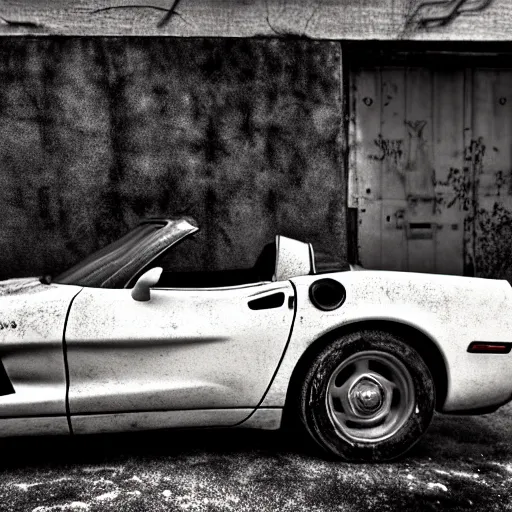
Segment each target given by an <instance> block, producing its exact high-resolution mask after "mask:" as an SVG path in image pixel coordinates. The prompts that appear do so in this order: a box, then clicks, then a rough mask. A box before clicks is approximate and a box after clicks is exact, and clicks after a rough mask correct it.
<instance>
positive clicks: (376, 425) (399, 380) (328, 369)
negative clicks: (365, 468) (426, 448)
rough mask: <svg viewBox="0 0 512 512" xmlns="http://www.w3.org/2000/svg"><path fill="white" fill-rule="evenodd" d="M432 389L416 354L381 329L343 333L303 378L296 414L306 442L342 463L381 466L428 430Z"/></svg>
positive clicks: (315, 359) (424, 365)
mask: <svg viewBox="0 0 512 512" xmlns="http://www.w3.org/2000/svg"><path fill="white" fill-rule="evenodd" d="M434 407H435V388H434V383H433V379H432V376H431V374H430V371H429V369H428V367H427V365H426V364H425V362H424V361H423V359H422V358H421V357H420V355H419V354H418V353H417V352H416V351H415V350H414V349H413V348H412V347H411V346H410V345H408V344H407V343H406V342H405V341H404V340H403V339H401V338H399V337H398V336H395V335H393V334H390V333H387V332H381V331H373V330H365V331H359V332H354V333H350V334H346V335H344V336H342V337H340V338H338V339H336V340H335V341H334V342H332V343H330V344H329V345H328V346H326V347H325V348H324V349H323V350H322V351H321V352H320V353H319V354H317V355H316V357H315V358H314V359H313V361H312V363H311V366H310V367H309V371H308V372H307V373H306V376H305V379H304V382H303V385H302V389H301V393H300V397H299V414H300V417H301V420H302V422H303V423H304V425H305V426H306V429H307V430H308V432H309V434H310V435H311V437H312V438H313V439H314V440H315V441H316V442H317V443H318V444H320V446H322V447H323V448H324V449H325V450H327V451H328V452H330V453H331V454H332V455H335V456H337V457H339V458H341V459H344V460H347V461H356V460H362V461H383V460H390V459H394V458H396V457H398V456H400V455H402V454H403V453H404V452H406V451H407V450H408V449H409V448H411V446H412V445H413V444H414V443H416V441H417V440H418V439H419V438H420V437H421V435H422V434H423V433H424V432H425V430H426V429H427V427H428V425H429V423H430V421H431V419H432V415H433V412H434Z"/></svg>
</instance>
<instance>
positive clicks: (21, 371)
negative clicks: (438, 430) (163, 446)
mask: <svg viewBox="0 0 512 512" xmlns="http://www.w3.org/2000/svg"><path fill="white" fill-rule="evenodd" d="M197 230H198V227H197V225H196V224H195V222H194V221H193V220H192V219H189V218H179V219H167V220H161V219H156V220H149V221H145V222H143V223H142V224H140V225H139V226H138V227H136V228H135V229H133V230H132V231H131V232H129V233H128V234H127V235H126V236H124V237H123V238H121V239H120V240H119V241H117V242H115V243H113V244H111V245H109V246H107V247H105V248H103V249H101V250H100V251H98V252H97V253H95V254H93V255H92V256H90V257H89V258H87V259H86V260H84V261H83V262H81V263H79V264H78V265H76V266H74V267H73V268H71V269H70V270H68V271H66V272H64V273H63V274H61V275H59V276H57V277H55V278H54V279H53V280H51V281H50V280H49V279H41V280H39V279H36V278H23V279H11V280H7V281H3V282H1V283H0V295H1V296H0V312H1V317H0V418H1V420H0V425H1V429H0V433H1V435H3V436H10V435H28V434H70V433H72V434H82V433H98V432H110V431H123V430H140V429H155V428H170V427H253V428H262V429H277V428H279V427H280V426H281V423H282V419H283V413H284V411H286V412H287V415H286V418H298V419H299V420H300V423H301V424H302V425H303V427H305V431H306V432H308V433H309V435H310V437H311V438H312V439H313V440H314V441H316V442H317V443H318V445H320V446H321V447H322V448H323V449H324V450H326V451H327V453H330V454H331V455H334V456H336V457H339V458H341V459H343V460H374V461H377V460H389V459H392V458H395V457H397V456H399V455H401V454H402V453H404V452H405V451H406V450H407V449H409V448H410V447H411V446H412V445H413V444H414V443H415V442H416V441H417V440H418V439H419V437H420V436H421V435H422V434H423V432H424V431H425V430H426V428H427V426H428V424H429V422H430V420H431V418H432V415H433V412H434V410H435V409H436V408H437V410H439V411H441V412H448V413H455V412H467V413H482V412H491V411H493V410H495V409H496V408H498V407H499V406H500V405H503V404H504V403H506V402H508V401H509V400H511V399H512V379H511V378H510V376H511V375H512V358H511V357H512V356H511V355H510V350H511V348H512V342H511V340H512V315H511V312H512V288H511V287H510V285H509V284H508V282H506V281H500V280H488V279H476V278H468V277H456V276H439V275H425V274H413V273H405V272H384V271H370V270H363V271H355V270H360V269H356V268H354V267H352V268H351V270H348V271H344V272H331V273H323V274H319V273H317V272H316V271H315V257H314V251H313V248H312V246H311V245H310V244H307V243H302V242H299V241H296V240H292V239H289V238H285V237H282V236H278V237H276V240H275V242H274V243H272V244H269V245H268V246H266V247H265V248H264V249H263V251H262V252H261V255H260V257H259V258H258V260H257V261H256V263H255V265H254V266H253V267H252V268H250V269H245V270H233V271H227V272H173V269H172V268H168V267H169V261H170V260H169V255H171V256H172V253H173V247H175V246H176V244H181V243H183V241H184V239H185V238H187V237H190V236H191V235H193V234H194V233H195V232H196V231H197ZM182 247H183V246H182ZM171 260H172V258H171ZM170 266H171V267H172V265H170ZM288 413H289V415H288Z"/></svg>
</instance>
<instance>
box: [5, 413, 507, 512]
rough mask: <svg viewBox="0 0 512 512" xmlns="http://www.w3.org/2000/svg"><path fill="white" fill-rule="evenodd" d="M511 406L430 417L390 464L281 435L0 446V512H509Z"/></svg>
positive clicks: (142, 436)
mask: <svg viewBox="0 0 512 512" xmlns="http://www.w3.org/2000/svg"><path fill="white" fill-rule="evenodd" d="M511 433H512V405H508V406H506V407H503V408H502V409H500V410H499V411H498V412H496V413H494V414H490V415H486V416H473V417H455V416H437V417H436V418H435V419H434V421H433V423H432V425H431V427H430V429H429V431H428V433H427V434H426V435H425V436H424V437H423V439H422V440H421V441H420V442H419V443H418V444H417V445H416V446H415V447H414V448H413V450H412V451H411V452H409V454H408V455H407V456H406V457H404V458H403V459H401V460H400V461H397V462H393V463H389V464H373V465H370V464H344V463H339V462H332V461H327V460H325V459H323V458H322V457H321V455H319V454H318V453H317V452H315V451H314V450H311V449H310V448H305V447H304V446H301V443H299V442H297V440H296V439H295V438H293V436H290V435H289V434H284V433H283V432H259V431H254V430H208V431H205V430H195V431H171V432H157V433H155V432H145V433H134V434H117V435H108V436H87V437H81V438H74V439H71V438H48V437H46V438H17V439H8V440H2V441H1V442H0V450H1V461H2V462H1V464H2V471H1V473H0V510H1V511H16V512H18V511H31V512H50V511H68V510H69V511H90V512H94V511H99V510H101V511H119V510H121V511H123V512H130V511H146V510H147V511H155V512H156V511H163V510H166V511H174V510H179V511H181V510H189V511H216V510H223V511H224V510H226V511H231V510H233V511H238V510H240V511H245V510H258V511H267V510H268V511H275V510H282V511H298V510H308V511H309V512H312V511H317V510H318V511H320V510H322V511H324V510H325V511H336V510H347V511H352V510H372V509H373V510H379V511H386V510H393V511H394V510H399V509H402V510H410V509H413V508H417V509H419V510H440V509H444V508H448V507H450V508H451V509H452V510H478V511H482V510H499V511H500V512H503V511H507V510H511V511H512V447H511V443H510V435H511Z"/></svg>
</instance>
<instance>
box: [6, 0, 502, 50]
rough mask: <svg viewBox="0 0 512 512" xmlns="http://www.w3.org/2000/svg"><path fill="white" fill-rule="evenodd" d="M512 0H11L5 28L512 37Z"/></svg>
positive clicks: (372, 37)
mask: <svg viewBox="0 0 512 512" xmlns="http://www.w3.org/2000/svg"><path fill="white" fill-rule="evenodd" d="M511 13H512V4H511V3H510V1H509V0H435V1H432V0H249V1H248V0H246V1H244V2H242V1H240V0H174V1H173V0H45V1H44V2H42V1H41V0H3V1H2V2H1V3H0V16H1V17H0V34H10V35H15V34H16V35H19V34H27V33H30V34H36V35H55V34H59V35H171V36H180V37H205V36H206V37H254V36H272V37H276V36H285V35H287V34H292V35H295V36H304V37H310V38H314V39H328V40H335V39H338V40H347V39H358V40H365V39H366V40H375V39H380V40H404V39H417V40H431V41H457V40H458V41H464V40H483V41H503V40H505V41H507V40H510V32H511V28H512V17H511Z"/></svg>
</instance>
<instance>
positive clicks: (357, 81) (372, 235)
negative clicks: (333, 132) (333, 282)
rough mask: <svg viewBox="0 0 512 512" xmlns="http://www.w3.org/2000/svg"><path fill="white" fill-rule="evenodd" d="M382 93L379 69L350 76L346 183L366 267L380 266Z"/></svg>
mask: <svg viewBox="0 0 512 512" xmlns="http://www.w3.org/2000/svg"><path fill="white" fill-rule="evenodd" d="M381 92H382V91H381V76H380V69H379V68H368V69H359V70H357V71H355V72H354V73H353V76H352V95H353V102H352V112H351V115H352V119H353V124H352V134H351V135H352V139H351V141H350V152H351V166H350V178H349V180H350V181H351V182H352V184H353V185H352V187H351V193H352V194H354V191H355V194H354V195H356V196H357V198H358V201H357V205H358V207H359V215H358V218H359V226H358V227H359V233H358V243H359V246H358V252H359V258H360V260H361V262H362V264H363V265H364V266H365V267H367V268H380V267H381V236H382V230H381V229H380V225H381V218H382V212H381V207H382V203H381V201H380V198H381V195H382V194H381V175H382V159H381V150H380V148H379V145H378V143H379V140H380V133H381Z"/></svg>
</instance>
